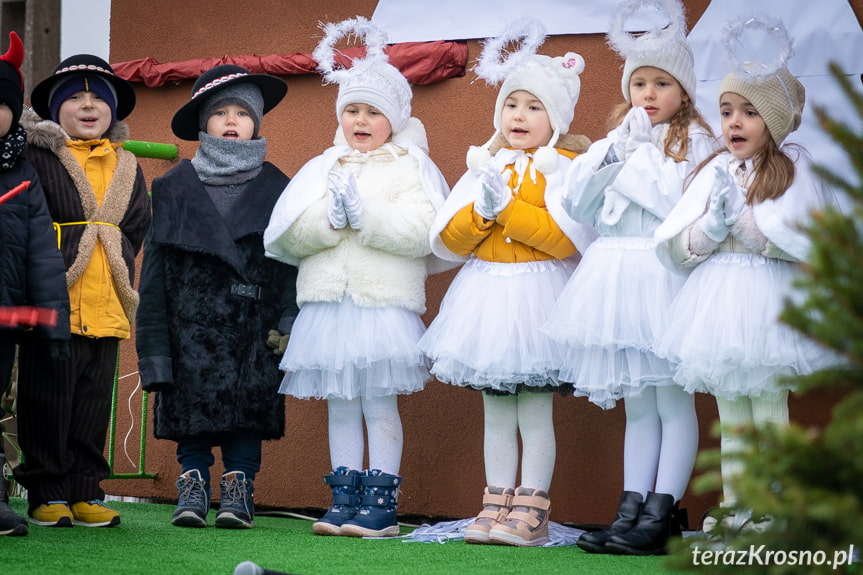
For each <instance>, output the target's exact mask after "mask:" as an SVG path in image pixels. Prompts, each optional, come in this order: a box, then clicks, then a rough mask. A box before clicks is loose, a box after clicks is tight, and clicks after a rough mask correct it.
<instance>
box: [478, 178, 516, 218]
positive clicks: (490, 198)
mask: <svg viewBox="0 0 863 575" xmlns="http://www.w3.org/2000/svg"><path fill="white" fill-rule="evenodd" d="M480 180H481V182H482V193H481V194H480V197H479V199H478V200H477V201H475V202H474V204H473V209H474V211H475V212H476V213H478V214H479V215H480V216H482V217H483V218H484V219H486V220H489V221H490V220H494V219H496V218H497V216H498V214H500V213H501V212H502V211H503V210H504V209H505V208H506V206H507V205H508V204H509V202H510V200H511V199H512V191H510V189H509V186H507V185H506V182H505V181H504V179H503V175H501V173H500V172H498V171H497V169H496V168H495V167H494V166H493V165H492V164H488V165H487V166H486V167H485V168H483V170H482V174H481V175H480Z"/></svg>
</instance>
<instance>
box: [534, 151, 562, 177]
mask: <svg viewBox="0 0 863 575" xmlns="http://www.w3.org/2000/svg"><path fill="white" fill-rule="evenodd" d="M559 160H560V154H559V153H558V151H557V150H555V149H554V148H553V147H551V146H543V147H541V148H539V149H538V150H537V151H536V152H535V153H534V154H533V165H534V167H536V169H537V170H539V171H540V172H542V173H543V174H550V173H552V172H554V171H555V170H557V165H558V162H559Z"/></svg>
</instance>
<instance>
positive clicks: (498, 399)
mask: <svg viewBox="0 0 863 575" xmlns="http://www.w3.org/2000/svg"><path fill="white" fill-rule="evenodd" d="M513 37H516V38H518V37H520V38H522V39H523V41H522V42H523V43H522V47H521V49H520V50H519V52H518V53H517V56H516V54H513V55H512V56H510V58H509V59H508V60H507V61H506V62H500V51H501V49H502V48H503V47H504V45H505V44H506V43H507V42H508V41H509V40H511V39H512V38H513ZM544 38H545V31H544V29H543V28H542V26H541V25H540V24H539V23H538V22H535V21H532V20H525V21H521V22H518V23H515V24H514V25H513V26H511V28H510V31H509V32H508V33H506V34H504V35H503V36H501V37H499V38H497V39H492V40H488V41H487V42H486V44H485V46H484V49H483V53H482V55H481V57H480V62H479V65H478V66H477V67H476V69H475V71H476V73H477V75H479V76H480V77H482V78H484V79H485V80H486V81H487V82H489V83H492V84H495V83H497V82H499V81H501V80H502V81H503V84H502V86H501V88H500V91H499V93H498V97H497V102H496V105H495V115H494V126H495V129H496V131H495V134H494V136H493V137H492V138H491V140H489V142H488V143H486V144H485V146H483V147H479V148H477V147H472V148H471V150H470V151H469V152H468V166H469V168H470V169H469V170H468V172H467V173H466V174H465V175H464V176H462V178H461V179H460V180H459V181H458V183H457V184H456V185H455V187H454V188H453V191H452V194H451V195H450V196H449V198H448V199H447V201H446V203H445V204H444V206H443V207H442V208H441V210H440V211H439V212H438V214H437V218H436V220H435V222H434V224H433V225H432V230H431V244H432V249H433V251H434V253H435V254H436V255H438V256H439V257H441V258H444V259H449V260H454V261H463V262H465V263H464V266H463V267H462V269H461V270H460V271H459V273H458V275H457V276H456V278H455V279H454V280H453V282H452V285H451V286H450V288H449V290H448V291H447V294H446V296H445V297H444V300H443V302H442V304H441V308H440V312H439V313H438V315H437V317H436V318H435V320H434V321H433V322H432V324H431V326H429V329H428V331H427V332H426V334H425V335H424V336H423V338H422V339H421V340H420V348H421V349H422V350H423V351H424V352H425V353H426V354H427V355H428V356H429V357H430V358H431V360H432V362H433V367H432V373H433V374H434V375H435V376H436V377H437V378H438V379H439V380H441V381H443V382H446V383H451V384H454V385H459V386H463V387H470V388H472V389H478V390H482V391H483V404H484V409H485V438H484V441H485V448H484V451H485V472H486V482H487V487H486V489H485V493H484V497H483V510H482V512H481V513H480V514H479V515H478V517H477V518H476V520H475V521H474V522H473V524H471V525H470V526H468V528H467V530H466V532H465V541H466V542H468V543H492V544H504V545H518V546H535V545H543V544H545V543H546V542H548V518H549V510H550V502H549V498H548V488H549V485H550V483H551V476H552V472H553V470H554V460H555V438H554V429H553V426H552V399H553V396H552V394H551V393H550V392H551V391H554V390H560V389H561V386H560V382H559V381H558V378H557V370H558V366H559V364H560V361H561V352H560V349H559V347H558V346H557V344H556V343H554V342H553V341H552V340H550V339H549V338H548V337H547V336H545V335H544V334H543V333H542V332H541V331H540V328H541V327H542V325H543V324H544V323H545V322H546V320H547V319H548V312H549V311H550V310H551V309H552V307H553V305H554V303H555V301H556V299H557V295H558V294H559V293H560V291H561V290H562V289H563V286H564V285H565V283H566V281H567V279H568V278H569V276H570V274H571V273H572V271H573V269H574V267H575V260H574V258H573V256H576V255H577V253H578V251H579V250H583V249H585V247H586V246H587V245H588V244H589V243H590V241H591V240H592V238H593V232H591V231H590V230H589V229H588V228H586V227H584V226H581V225H580V224H576V223H574V222H571V220H568V219H567V218H566V217H565V215H564V213H563V210H562V208H561V204H560V195H561V191H562V188H563V175H564V173H565V172H566V168H567V166H568V165H569V163H570V162H571V160H572V158H574V157H575V156H576V155H577V153H578V152H581V151H584V150H585V149H587V146H588V144H589V142H588V141H587V139H586V138H584V137H583V136H581V137H577V136H572V135H569V134H567V131H568V129H569V124H570V122H571V121H572V117H573V113H574V108H575V104H576V102H577V101H578V95H579V92H580V87H581V82H580V80H579V74H580V73H581V72H582V70H584V59H583V58H582V57H581V56H580V55H578V54H576V53H574V52H568V53H567V54H566V55H564V56H562V57H556V58H552V57H549V56H542V55H537V54H534V51H535V49H536V47H537V46H538V45H539V44H541V43H542V41H543V40H544ZM518 432H520V433H521V437H522V440H523V446H524V450H523V454H522V465H521V480H522V481H521V485H520V486H518V487H516V484H515V481H516V475H517V472H518V467H519V465H518Z"/></svg>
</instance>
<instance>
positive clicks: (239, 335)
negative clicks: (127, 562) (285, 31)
mask: <svg viewBox="0 0 863 575" xmlns="http://www.w3.org/2000/svg"><path fill="white" fill-rule="evenodd" d="M286 92H287V85H286V84H285V82H284V81H283V80H281V79H280V78H277V77H275V76H270V75H267V74H253V73H250V72H249V71H248V70H246V69H245V68H242V67H240V66H233V65H221V66H216V67H214V68H212V69H210V70H207V71H206V72H204V73H203V74H202V75H201V77H200V78H198V79H197V80H196V81H195V83H194V85H193V87H192V95H191V98H190V99H189V101H188V102H187V103H186V104H184V105H183V106H182V107H181V108H180V109H179V110H177V112H176V113H175V114H174V117H173V119H172V121H171V128H172V130H173V132H174V134H175V135H176V136H177V137H178V138H181V139H183V140H193V141H194V140H198V141H200V145H199V146H198V148H197V150H196V152H195V157H194V158H192V159H191V160H182V161H180V163H179V164H178V165H176V166H174V168H172V169H171V170H170V171H169V172H168V173H167V174H165V175H164V176H163V177H160V178H157V179H156V180H154V181H153V231H152V234H151V235H150V236H149V238H148V240H147V244H146V246H145V248H144V262H143V268H142V272H141V307H140V309H139V311H138V320H137V324H136V332H135V334H136V335H135V343H136V346H137V350H138V368H139V371H140V373H141V383H142V385H143V387H144V389H146V390H148V391H155V392H158V393H156V402H155V408H154V427H153V433H154V435H155V436H156V437H158V438H160V439H170V440H173V441H176V442H177V461H178V462H179V464H180V476H179V477H178V479H177V490H178V503H177V507H176V509H175V511H174V513H173V516H172V519H171V522H172V523H173V524H174V525H177V526H180V527H204V526H206V525H207V513H208V511H209V507H210V492H211V489H210V468H211V467H212V466H213V464H214V463H215V457H214V455H213V447H214V446H217V445H218V446H220V448H221V454H222V463H223V466H224V472H223V473H222V475H221V479H220V480H219V486H220V490H221V497H220V503H219V510H218V512H217V514H216V517H215V525H216V527H222V528H228V529H248V528H251V527H253V526H254V500H253V494H254V483H253V482H254V479H255V476H256V474H257V472H258V471H259V470H260V468H261V445H262V442H263V441H264V440H270V439H278V438H280V437H282V436H283V435H284V431H285V408H284V400H283V399H282V397H281V396H280V395H279V394H278V393H275V389H274V388H273V385H274V382H277V381H278V380H279V378H280V373H279V368H278V361H279V358H278V357H277V355H274V352H275V353H276V354H278V353H280V352H284V349H285V345H286V344H287V339H288V334H289V333H290V332H291V328H292V325H293V321H294V317H295V316H296V314H297V306H296V291H295V284H296V268H295V267H293V266H286V265H283V264H281V263H279V262H276V261H273V260H271V259H268V258H266V257H265V256H264V249H263V232H264V228H265V227H266V225H267V222H268V221H269V218H270V212H271V211H272V208H273V206H274V205H275V203H276V200H277V199H278V197H279V195H280V194H281V192H282V190H283V189H284V188H285V186H287V184H288V177H287V176H285V175H284V174H283V173H282V172H281V171H280V170H279V169H278V168H277V167H276V166H274V165H273V164H270V163H269V162H266V161H265V157H266V153H267V141H266V139H265V138H263V137H261V136H260V130H261V120H262V118H263V116H264V114H266V113H267V112H269V111H270V110H271V109H272V108H273V107H274V106H275V105H276V104H278V103H279V101H281V99H282V98H283V97H284V95H285V93H286ZM167 342H171V345H168V344H167Z"/></svg>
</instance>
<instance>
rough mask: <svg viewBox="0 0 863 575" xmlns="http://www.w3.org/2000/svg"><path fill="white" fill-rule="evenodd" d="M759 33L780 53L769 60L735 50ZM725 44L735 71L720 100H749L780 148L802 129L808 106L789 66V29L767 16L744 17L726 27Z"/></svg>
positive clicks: (721, 87)
mask: <svg viewBox="0 0 863 575" xmlns="http://www.w3.org/2000/svg"><path fill="white" fill-rule="evenodd" d="M758 33H761V34H766V35H768V37H769V38H770V39H771V41H772V42H773V44H774V48H775V52H776V54H774V55H771V58H769V60H767V61H765V60H764V59H763V55H759V56H755V55H752V54H747V53H737V52H736V51H735V48H737V51H739V50H740V48H739V47H741V46H745V45H746V42H744V41H742V40H745V36H746V35H747V34H758ZM723 43H724V44H725V50H726V55H727V58H728V59H729V61H730V62H731V64H732V66H733V67H734V71H732V72H730V73H729V74H728V75H727V76H725V78H723V80H722V83H721V84H720V85H719V98H722V95H723V94H725V93H726V92H733V93H735V94H739V95H740V96H742V97H743V98H746V99H747V100H748V101H749V102H750V103H751V104H752V105H753V106H755V109H756V110H758V113H759V114H760V115H761V118H762V119H763V120H764V123H765V124H766V125H767V130H768V131H769V132H770V136H771V137H772V138H773V141H774V142H775V143H776V145H777V146H779V145H780V144H782V142H783V141H784V140H785V138H786V137H787V136H788V134H790V133H791V132H793V131H794V130H796V129H797V128H799V127H800V122H801V120H802V116H803V106H804V105H805V103H806V89H805V88H804V87H803V84H801V83H800V81H799V80H798V79H797V78H795V77H794V75H793V74H792V73H791V72H790V71H789V70H788V67H787V62H788V60H789V59H790V58H791V56H792V55H793V52H792V49H791V44H792V41H791V38H790V37H789V36H788V32H787V30H786V29H785V26H784V25H783V24H782V22H781V21H780V20H776V19H772V18H768V17H766V16H750V17H744V18H741V19H738V20H735V21H732V22H730V23H729V24H728V25H727V26H726V28H725V30H724V31H723ZM759 57H760V58H761V59H759Z"/></svg>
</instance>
